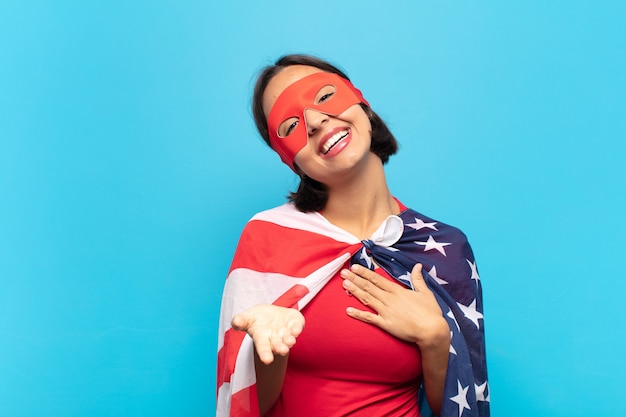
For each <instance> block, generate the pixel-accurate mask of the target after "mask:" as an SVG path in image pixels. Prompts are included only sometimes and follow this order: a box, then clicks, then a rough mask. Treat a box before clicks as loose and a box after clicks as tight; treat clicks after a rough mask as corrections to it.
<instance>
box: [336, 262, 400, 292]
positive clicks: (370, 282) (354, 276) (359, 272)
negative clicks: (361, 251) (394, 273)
mask: <svg viewBox="0 0 626 417" xmlns="http://www.w3.org/2000/svg"><path fill="white" fill-rule="evenodd" d="M341 277H342V278H344V279H347V280H349V281H351V282H352V283H354V284H355V285H356V286H357V287H359V288H360V289H362V290H364V291H367V292H370V293H373V294H377V293H376V292H377V291H378V292H380V291H390V290H391V289H392V288H391V287H392V286H390V285H389V284H390V281H388V280H387V279H385V278H383V277H382V276H381V275H379V274H377V273H376V272H374V271H370V270H369V269H367V268H365V267H363V266H360V265H352V266H351V267H350V269H349V270H347V269H344V270H343V271H341Z"/></svg>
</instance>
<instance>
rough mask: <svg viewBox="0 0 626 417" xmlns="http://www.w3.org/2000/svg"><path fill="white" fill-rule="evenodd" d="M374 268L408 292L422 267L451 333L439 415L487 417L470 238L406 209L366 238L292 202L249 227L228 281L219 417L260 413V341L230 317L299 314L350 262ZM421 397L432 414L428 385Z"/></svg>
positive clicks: (425, 411) (424, 411)
mask: <svg viewBox="0 0 626 417" xmlns="http://www.w3.org/2000/svg"><path fill="white" fill-rule="evenodd" d="M401 207H402V206H401ZM372 261H374V262H375V263H376V264H378V265H379V266H381V267H382V268H384V269H385V270H386V271H387V272H388V273H389V275H391V276H392V277H394V278H395V279H396V280H398V281H399V282H400V283H402V284H403V285H406V286H408V287H411V278H410V271H411V270H412V269H413V266H414V265H415V264H416V263H421V264H422V265H423V269H422V271H423V275H424V279H425V281H426V284H427V285H428V287H429V288H430V289H431V290H432V291H433V293H434V294H435V297H436V298H437V301H438V302H439V305H440V307H441V310H442V312H443V316H444V318H445V319H446V320H447V322H448V325H449V326H450V331H451V335H452V338H451V344H450V354H449V361H448V370H447V376H446V382H445V387H444V400H443V404H442V412H441V415H442V416H443V417H487V416H489V386H488V383H487V367H486V356H485V339H484V324H483V314H482V311H483V301H482V289H481V282H480V278H479V275H478V271H477V268H476V262H475V260H474V255H473V253H472V250H471V248H470V246H469V243H468V242H467V239H466V237H465V235H464V234H463V233H462V232H461V231H460V230H458V229H456V228H454V227H452V226H448V225H446V224H444V223H441V222H437V221H435V220H432V219H430V218H428V217H426V216H424V215H422V214H420V213H417V212H416V211H413V210H410V209H404V210H403V211H402V213H400V214H399V215H398V216H389V218H387V220H386V221H385V222H383V224H381V226H380V228H379V229H378V230H377V231H376V232H375V233H374V234H373V235H372V237H371V239H369V240H363V241H360V240H359V239H358V238H356V237H355V236H353V235H351V234H350V233H348V232H346V231H344V230H343V229H341V228H338V227H336V226H334V225H333V224H331V223H329V222H328V221H327V220H326V219H325V218H324V217H323V216H322V215H321V214H319V213H315V212H314V213H303V212H300V211H298V210H297V209H296V208H295V207H294V206H293V205H292V204H285V205H283V206H280V207H276V208H274V209H271V210H267V211H264V212H261V213H259V214H257V215H255V216H254V217H253V218H252V219H251V220H250V221H249V222H248V224H247V225H246V226H245V228H244V230H243V232H242V235H241V237H240V240H239V244H238V246H237V249H236V251H235V255H234V258H233V261H232V265H231V268H230V271H229V274H228V277H227V279H226V284H225V287H224V295H223V299H222V309H221V317H220V325H219V336H218V363H217V374H218V375H217V417H227V416H229V417H231V416H232V417H234V416H237V417H257V416H259V409H258V398H257V391H256V385H255V382H256V381H255V371H254V350H253V348H254V346H253V342H252V339H251V338H250V337H249V336H248V335H247V334H246V333H245V332H241V331H236V330H234V329H232V328H231V326H230V321H231V319H232V317H233V316H235V315H236V314H237V313H240V312H243V311H244V310H246V309H248V308H250V307H252V306H254V305H257V304H275V305H278V306H282V307H290V308H297V309H302V308H303V307H304V306H305V305H306V304H307V303H308V302H309V301H310V300H311V299H312V298H313V297H315V295H316V294H317V293H318V291H319V290H320V289H321V288H322V287H323V286H324V285H325V284H326V283H327V282H328V281H329V280H330V279H331V278H332V277H333V276H334V275H335V274H337V272H338V271H339V270H340V269H341V268H343V267H345V266H346V264H347V263H348V262H349V263H350V264H353V263H359V264H361V265H364V266H367V267H369V268H370V269H373V268H374V265H373V264H374V262H372ZM304 331H306V326H305V330H304ZM419 398H420V401H419V403H420V404H419V406H420V413H421V414H422V416H424V417H427V416H434V414H433V413H432V412H431V410H430V409H429V408H428V404H427V403H426V401H425V399H424V398H425V397H424V392H423V387H420V395H419Z"/></svg>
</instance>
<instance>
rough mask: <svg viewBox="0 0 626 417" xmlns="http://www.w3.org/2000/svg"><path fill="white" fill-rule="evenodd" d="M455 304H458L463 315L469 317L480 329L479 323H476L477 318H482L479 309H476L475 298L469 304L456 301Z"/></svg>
mask: <svg viewBox="0 0 626 417" xmlns="http://www.w3.org/2000/svg"><path fill="white" fill-rule="evenodd" d="M457 304H458V305H459V308H460V309H461V311H463V314H465V317H467V318H468V319H470V320H471V321H472V323H474V324H475V325H476V327H477V328H479V329H480V325H479V324H478V319H482V318H483V315H482V313H481V312H480V311H478V310H476V299H474V301H472V302H471V304H470V305H468V306H464V305H463V304H461V303H457Z"/></svg>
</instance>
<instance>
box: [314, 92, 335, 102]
mask: <svg viewBox="0 0 626 417" xmlns="http://www.w3.org/2000/svg"><path fill="white" fill-rule="evenodd" d="M333 94H335V93H334V92H332V93H326V94H324V95H323V96H322V97H320V99H319V100H318V104H319V103H323V102H325V101H326V100H328V99H330V98H331V97H332V96H333Z"/></svg>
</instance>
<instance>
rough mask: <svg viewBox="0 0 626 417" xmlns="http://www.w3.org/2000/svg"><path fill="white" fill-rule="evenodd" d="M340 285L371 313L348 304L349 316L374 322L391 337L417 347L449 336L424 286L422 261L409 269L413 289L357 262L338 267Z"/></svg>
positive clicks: (432, 297)
mask: <svg viewBox="0 0 626 417" xmlns="http://www.w3.org/2000/svg"><path fill="white" fill-rule="evenodd" d="M341 277H342V278H343V279H344V281H343V288H345V289H346V290H347V291H349V292H350V293H351V294H352V295H354V296H355V297H356V298H358V299H359V300H360V301H361V303H363V305H366V306H368V307H370V308H372V309H373V310H374V311H375V313H372V312H370V311H365V310H359V309H356V308H353V307H348V308H347V310H346V313H347V314H348V315H349V316H350V317H354V318H355V319H358V320H361V321H363V322H366V323H371V324H374V325H376V326H378V327H380V328H381V329H383V330H385V331H387V332H388V333H390V334H392V335H394V336H395V337H397V338H399V339H402V340H406V341H408V342H413V343H417V344H418V345H419V346H420V347H421V348H432V347H435V346H441V344H442V343H445V341H448V343H449V340H450V328H449V327H448V323H447V322H446V320H445V319H444V318H443V315H442V312H441V308H440V307H439V304H438V303H437V300H436V299H435V296H434V295H433V293H432V292H431V291H430V289H429V288H428V287H427V286H426V283H425V282H424V278H423V276H422V265H421V264H417V265H415V267H414V268H413V270H412V271H411V279H412V282H413V287H414V288H415V290H414V291H413V290H410V289H407V288H405V287H403V286H401V285H398V284H397V283H395V282H392V281H390V280H388V279H386V278H385V277H382V276H381V275H379V274H377V273H376V272H374V271H371V270H369V269H367V268H365V267H363V266H361V265H352V267H351V268H350V270H347V269H344V270H342V271H341Z"/></svg>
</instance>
